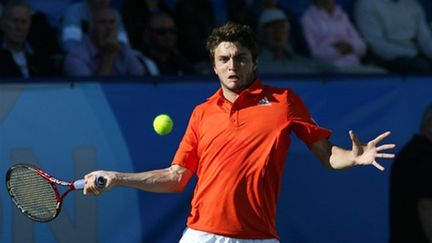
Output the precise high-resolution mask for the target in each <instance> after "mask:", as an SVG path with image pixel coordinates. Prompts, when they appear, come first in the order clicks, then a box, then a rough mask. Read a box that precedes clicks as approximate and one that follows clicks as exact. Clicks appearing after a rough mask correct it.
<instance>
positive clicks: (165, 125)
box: [153, 114, 174, 136]
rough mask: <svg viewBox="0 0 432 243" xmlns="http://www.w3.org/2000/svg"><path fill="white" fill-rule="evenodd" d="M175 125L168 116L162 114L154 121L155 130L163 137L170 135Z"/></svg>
mask: <svg viewBox="0 0 432 243" xmlns="http://www.w3.org/2000/svg"><path fill="white" fill-rule="evenodd" d="M173 125H174V123H173V120H172V119H171V117H170V116H168V115H167V114H160V115H158V116H156V117H155V119H154V120H153V128H154V130H155V132H156V133H157V134H159V135H161V136H163V135H167V134H169V133H170V132H171V130H172V129H173Z"/></svg>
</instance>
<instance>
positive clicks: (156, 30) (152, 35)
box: [141, 12, 194, 75]
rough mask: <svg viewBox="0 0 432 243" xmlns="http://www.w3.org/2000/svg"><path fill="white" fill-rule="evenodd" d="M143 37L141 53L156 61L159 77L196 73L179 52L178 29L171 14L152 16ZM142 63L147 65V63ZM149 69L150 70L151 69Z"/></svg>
mask: <svg viewBox="0 0 432 243" xmlns="http://www.w3.org/2000/svg"><path fill="white" fill-rule="evenodd" d="M143 36H144V42H143V44H144V46H143V48H141V51H142V53H143V54H144V55H145V56H146V57H149V58H150V59H152V60H154V62H155V63H156V68H157V74H158V75H160V74H162V75H183V74H192V73H194V68H193V66H192V64H190V63H189V62H188V61H187V60H186V58H185V57H183V56H182V55H181V54H180V53H179V52H178V50H177V47H176V46H177V29H176V25H175V23H174V19H173V18H172V17H171V16H170V15H169V14H167V13H162V12H161V13H156V14H153V15H152V16H150V17H149V20H148V24H147V28H146V30H145V33H144V35H143ZM142 63H143V64H144V65H145V64H146V62H145V61H144V62H142ZM145 67H146V66H145ZM147 69H148V70H150V69H151V67H147Z"/></svg>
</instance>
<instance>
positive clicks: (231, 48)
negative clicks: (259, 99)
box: [213, 42, 256, 94]
mask: <svg viewBox="0 0 432 243" xmlns="http://www.w3.org/2000/svg"><path fill="white" fill-rule="evenodd" d="M213 69H214V71H215V73H216V75H217V76H218V77H219V80H220V82H221V84H222V90H223V91H224V92H225V93H226V92H229V93H235V94H239V93H240V92H241V91H243V90H244V89H246V88H248V87H249V86H250V85H251V84H252V82H253V81H254V79H255V69H256V64H255V63H254V62H253V60H252V53H251V52H250V50H249V49H247V48H245V47H242V46H240V45H238V44H235V43H233V42H221V43H220V44H219V45H218V46H217V47H216V49H215V51H214V66H213Z"/></svg>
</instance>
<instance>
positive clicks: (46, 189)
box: [6, 164, 106, 222]
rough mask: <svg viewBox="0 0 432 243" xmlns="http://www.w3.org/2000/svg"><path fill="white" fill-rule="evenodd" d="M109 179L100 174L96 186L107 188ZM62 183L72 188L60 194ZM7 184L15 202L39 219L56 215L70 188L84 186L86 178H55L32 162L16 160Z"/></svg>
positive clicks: (7, 177)
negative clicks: (18, 162)
mask: <svg viewBox="0 0 432 243" xmlns="http://www.w3.org/2000/svg"><path fill="white" fill-rule="evenodd" d="M105 183H106V179H105V178H103V177H98V178H96V186H97V187H98V188H104V187H105ZM58 186H65V187H67V188H68V189H67V190H66V191H64V192H63V194H60V191H59V188H58ZM6 187H7V190H8V193H9V195H10V197H11V199H12V201H13V202H14V203H15V206H17V208H18V209H19V210H20V211H21V212H22V213H23V214H24V215H25V216H27V217H28V218H30V219H31V220H34V221H38V222H49V221H51V220H53V219H55V218H56V217H57V216H58V215H59V213H60V211H61V207H62V203H63V200H64V198H65V197H66V196H67V195H68V193H69V192H71V191H75V190H81V189H83V188H84V179H81V180H77V181H74V182H66V181H62V180H59V179H57V178H54V177H52V176H50V175H49V174H47V173H46V172H45V171H43V170H41V169H39V168H37V167H35V166H34V165H31V164H16V165H14V166H12V167H11V168H9V170H8V171H7V173H6Z"/></svg>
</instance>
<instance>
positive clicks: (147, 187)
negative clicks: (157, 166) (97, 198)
mask: <svg viewBox="0 0 432 243" xmlns="http://www.w3.org/2000/svg"><path fill="white" fill-rule="evenodd" d="M183 169H184V168H183ZM184 170H186V171H183V170H178V169H177V168H173V167H169V168H166V169H161V170H153V171H147V172H141V173H116V175H115V177H114V179H113V184H114V185H115V186H126V187H133V188H137V189H140V190H143V191H149V192H181V191H183V190H184V188H185V187H186V185H187V183H188V181H189V179H190V177H191V173H190V172H189V171H187V169H184Z"/></svg>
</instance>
